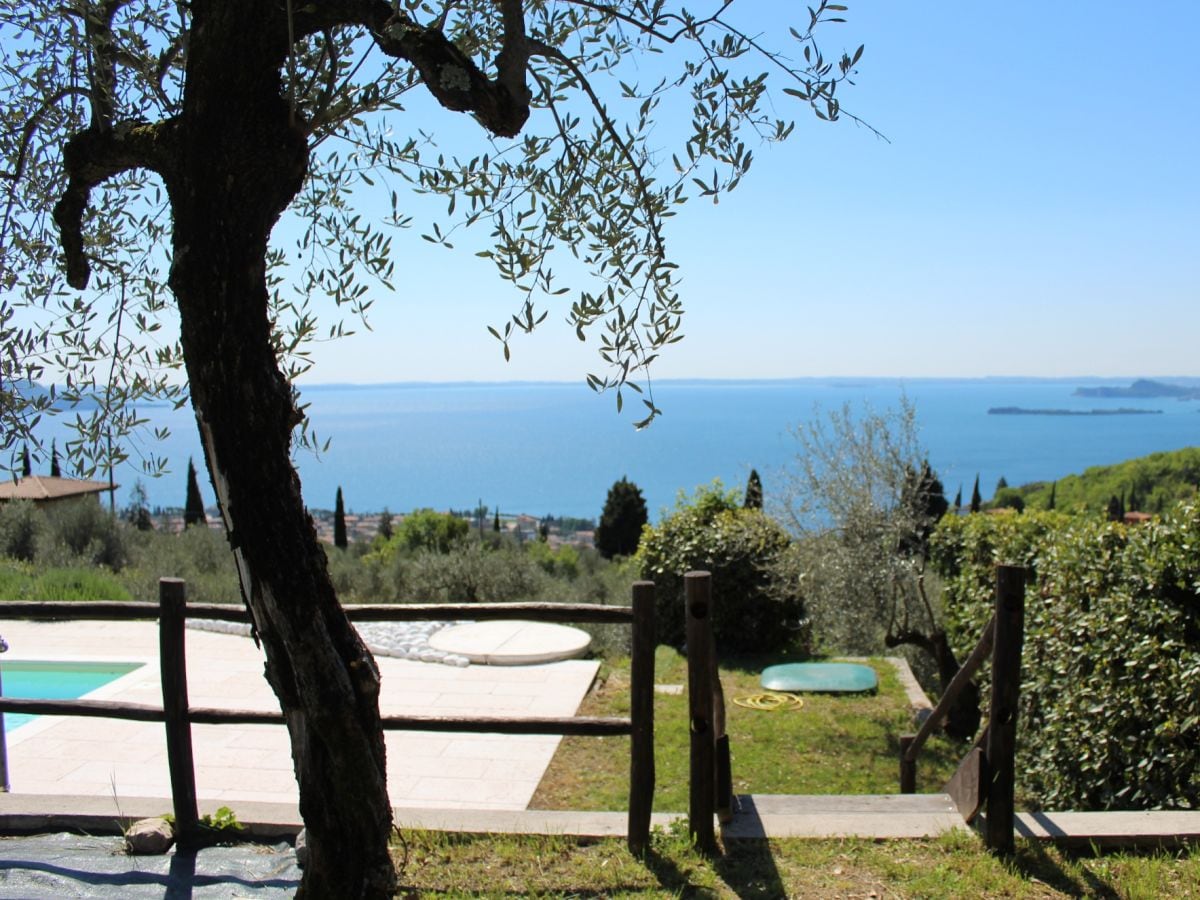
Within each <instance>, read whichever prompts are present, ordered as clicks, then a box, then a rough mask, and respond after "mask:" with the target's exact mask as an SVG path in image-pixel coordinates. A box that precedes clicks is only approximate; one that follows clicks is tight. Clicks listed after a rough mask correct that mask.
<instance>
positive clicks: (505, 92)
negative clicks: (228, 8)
mask: <svg viewBox="0 0 1200 900" xmlns="http://www.w3.org/2000/svg"><path fill="white" fill-rule="evenodd" d="M499 2H500V6H501V14H502V16H503V18H504V26H505V35H504V46H503V49H502V50H501V52H500V54H499V55H498V56H497V58H496V64H497V68H498V74H497V77H496V78H495V80H492V79H489V78H488V77H487V76H486V75H485V74H484V73H483V72H482V71H480V69H479V67H478V66H477V65H475V63H474V62H473V61H472V60H471V58H470V57H469V56H467V54H465V53H463V51H462V50H460V49H459V48H458V47H457V46H455V44H454V42H453V41H451V40H450V39H449V38H447V37H446V35H445V34H444V33H443V32H442V30H441V28H439V27H436V26H424V25H420V24H418V23H417V22H415V21H413V20H412V19H411V18H409V16H408V15H407V14H405V13H403V12H397V11H396V10H394V9H393V8H392V7H391V6H390V5H389V4H388V3H387V2H385V0H341V2H331V3H323V4H319V5H318V6H316V7H315V8H305V9H303V10H298V11H297V12H296V15H295V20H294V28H295V39H296V40H297V41H299V40H303V39H304V38H306V37H308V36H309V35H312V34H315V33H317V32H319V31H323V30H325V29H328V28H333V27H336V26H338V25H360V26H362V27H364V28H366V29H367V30H369V31H370V32H371V35H372V37H373V38H374V39H375V43H376V44H377V45H378V46H379V48H380V49H381V50H382V51H383V52H384V53H386V54H387V55H388V56H392V57H396V58H398V59H403V60H407V61H408V62H410V63H412V64H413V66H414V67H415V68H416V69H417V71H418V72H419V73H420V75H421V80H422V81H423V82H424V83H425V87H426V88H427V89H428V90H429V92H430V93H431V94H433V96H434V99H436V100H437V101H438V103H440V104H441V105H442V106H443V107H445V108H446V109H449V110H452V111H454V112H469V113H472V114H473V115H474V116H475V118H476V119H477V120H478V121H479V123H480V124H481V125H482V126H483V127H484V128H486V129H487V130H488V131H490V132H491V133H492V134H495V135H499V136H501V137H515V136H516V135H517V134H519V133H520V132H521V129H522V128H523V127H524V126H525V122H526V121H527V120H528V118H529V100H530V94H529V89H528V87H527V85H526V82H525V69H526V64H527V62H528V59H529V52H530V51H529V47H528V42H527V39H526V37H525V21H524V11H523V7H522V3H521V0H499Z"/></svg>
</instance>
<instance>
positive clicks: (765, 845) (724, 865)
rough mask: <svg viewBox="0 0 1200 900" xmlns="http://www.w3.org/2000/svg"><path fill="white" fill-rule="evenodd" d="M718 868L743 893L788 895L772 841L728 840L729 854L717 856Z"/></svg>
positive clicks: (766, 899) (769, 899)
mask: <svg viewBox="0 0 1200 900" xmlns="http://www.w3.org/2000/svg"><path fill="white" fill-rule="evenodd" d="M714 868H715V869H716V871H717V874H719V875H720V876H721V879H722V880H723V881H724V882H725V884H727V885H728V886H729V888H730V890H732V891H733V892H734V893H736V894H737V895H738V896H739V897H742V898H756V900H757V898H762V900H772V898H777V897H786V896H787V888H786V887H785V886H784V884H783V879H782V878H781V877H780V874H779V868H778V867H777V866H776V865H775V857H774V855H773V854H772V852H771V843H770V841H767V840H760V839H747V840H727V841H726V842H725V854H724V856H722V857H720V858H719V859H717V860H715V862H714Z"/></svg>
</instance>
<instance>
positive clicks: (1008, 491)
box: [988, 487, 1025, 512]
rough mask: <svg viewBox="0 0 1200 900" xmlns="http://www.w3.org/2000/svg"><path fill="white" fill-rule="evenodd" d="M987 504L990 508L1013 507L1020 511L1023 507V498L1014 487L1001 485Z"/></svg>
mask: <svg viewBox="0 0 1200 900" xmlns="http://www.w3.org/2000/svg"><path fill="white" fill-rule="evenodd" d="M988 506H989V508H991V509H1015V510H1016V511H1017V512H1021V511H1023V510H1024V509H1025V498H1024V497H1022V496H1021V492H1020V491H1019V490H1017V489H1016V488H1011V487H1003V488H1000V490H998V491H996V496H994V497H993V498H992V502H991V503H989V504H988Z"/></svg>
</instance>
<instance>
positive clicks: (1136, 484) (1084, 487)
mask: <svg viewBox="0 0 1200 900" xmlns="http://www.w3.org/2000/svg"><path fill="white" fill-rule="evenodd" d="M1197 485H1200V447H1185V448H1183V449H1182V450H1173V451H1169V452H1162V453H1151V454H1150V455H1149V456H1142V457H1139V458H1137V459H1129V460H1126V461H1125V462H1120V463H1116V464H1115V465H1111V466H1093V467H1092V468H1090V469H1085V470H1084V472H1083V474H1081V475H1068V476H1067V477H1066V478H1063V479H1060V480H1059V481H1058V482H1056V483H1055V484H1054V506H1055V508H1056V509H1061V510H1064V511H1068V512H1070V511H1073V510H1078V509H1081V508H1082V509H1084V510H1086V511H1088V512H1094V513H1103V512H1104V510H1105V508H1106V507H1107V505H1108V501H1109V500H1110V499H1111V498H1113V497H1124V498H1125V508H1126V509H1127V510H1130V511H1131V512H1132V511H1134V510H1137V511H1139V512H1149V513H1161V512H1164V511H1165V510H1166V509H1168V508H1169V507H1171V506H1173V505H1174V504H1175V503H1178V502H1179V501H1181V500H1187V499H1190V498H1192V497H1194V496H1196V491H1197ZM1050 489H1051V483H1050V482H1046V481H1037V482H1034V483H1032V484H1026V485H1022V486H1021V487H1019V488H1016V489H1015V490H1016V492H1017V493H1019V494H1020V495H1021V498H1022V499H1023V500H1024V501H1025V506H1026V508H1028V509H1046V508H1047V504H1048V503H1049V501H1050Z"/></svg>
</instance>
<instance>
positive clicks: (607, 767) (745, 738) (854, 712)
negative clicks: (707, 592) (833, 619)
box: [530, 647, 965, 812]
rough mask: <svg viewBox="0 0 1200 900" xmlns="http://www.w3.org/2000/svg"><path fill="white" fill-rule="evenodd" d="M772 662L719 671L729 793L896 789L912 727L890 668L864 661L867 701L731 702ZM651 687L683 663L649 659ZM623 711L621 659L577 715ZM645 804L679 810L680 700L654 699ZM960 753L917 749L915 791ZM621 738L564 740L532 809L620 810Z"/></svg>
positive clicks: (684, 794) (675, 677) (623, 782)
mask: <svg viewBox="0 0 1200 900" xmlns="http://www.w3.org/2000/svg"><path fill="white" fill-rule="evenodd" d="M778 662H780V659H779V658H778V657H777V656H773V657H761V658H746V659H741V660H737V661H734V662H731V663H729V664H724V665H722V667H721V683H722V685H723V686H724V689H725V699H726V707H727V719H726V729H727V731H728V734H729V739H730V748H731V756H732V763H733V789H734V793H735V794H894V793H896V792H897V791H898V790H899V765H900V763H899V759H900V748H899V740H900V735H901V734H905V733H909V732H912V731H915V730H916V729H915V727H914V725H913V722H912V716H911V713H910V711H909V707H908V699H907V697H906V696H905V693H904V688H903V687H902V686H901V684H900V680H899V679H898V678H897V676H896V671H895V669H893V668H892V666H891V664H890V663H888V662H886V661H884V660H872V661H871V666H872V667H873V668H874V669H875V671H876V673H877V674H878V676H879V691H878V692H877V693H876V694H873V695H857V694H841V695H839V694H807V695H805V696H804V706H803V707H802V708H801V709H798V710H788V711H779V712H762V711H759V710H752V709H745V708H743V707H740V706H737V705H736V704H735V703H734V702H733V700H734V698H735V697H744V696H748V695H750V694H756V693H760V692H761V690H762V688H761V687H760V685H759V675H760V673H761V671H762V669H763V668H765V667H766V666H768V665H772V664H775V663H778ZM655 673H656V675H655V680H656V681H657V682H658V683H659V684H686V683H687V660H686V659H685V658H684V657H682V656H681V655H680V654H679V653H677V652H676V651H674V650H672V649H671V648H669V647H659V648H658V652H657V654H656V657H655ZM628 714H629V660H628V659H619V660H615V661H612V662H611V663H610V664H609V665H607V666H606V667H605V668H603V669H602V670H601V676H600V678H599V679H597V684H596V685H595V686H594V687H593V689H592V691H591V692H590V693H589V694H588V696H587V697H586V698H585V699H584V702H583V705H582V706H581V708H580V715H589V716H626V715H628ZM654 743H655V760H654V762H655V768H656V771H657V786H656V788H655V792H654V808H655V809H656V810H658V811H662V812H679V811H682V810H686V809H687V807H688V788H687V784H688V746H689V733H688V716H687V696H686V694H681V695H666V694H656V695H655V699H654ZM963 752H965V748H960V747H959V746H958V745H957V744H954V743H952V742H950V741H947V740H945V739H942V738H936V737H935V738H934V739H932V740H931V741H930V742H929V743H928V744H926V745H925V750H924V752H923V753H922V756H921V761H920V763H919V769H918V789H919V790H922V791H940V790H941V786H942V785H943V784H944V783H945V781H946V779H948V778H949V777H950V775H951V774H952V773H953V771H954V769H955V767H956V766H957V761H958V759H959V757H960V756H961V754H962V753H963ZM628 791H629V739H628V738H623V737H613V738H592V737H565V738H563V740H562V743H561V744H560V745H559V749H558V752H557V753H556V754H555V756H554V759H553V760H552V761H551V763H550V767H549V769H548V770H547V772H546V775H545V777H543V779H542V782H541V784H540V785H539V787H538V790H537V793H536V794H535V795H534V797H533V801H532V803H531V804H530V806H531V807H532V808H534V809H593V810H621V809H627V808H628V803H629V796H628Z"/></svg>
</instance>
